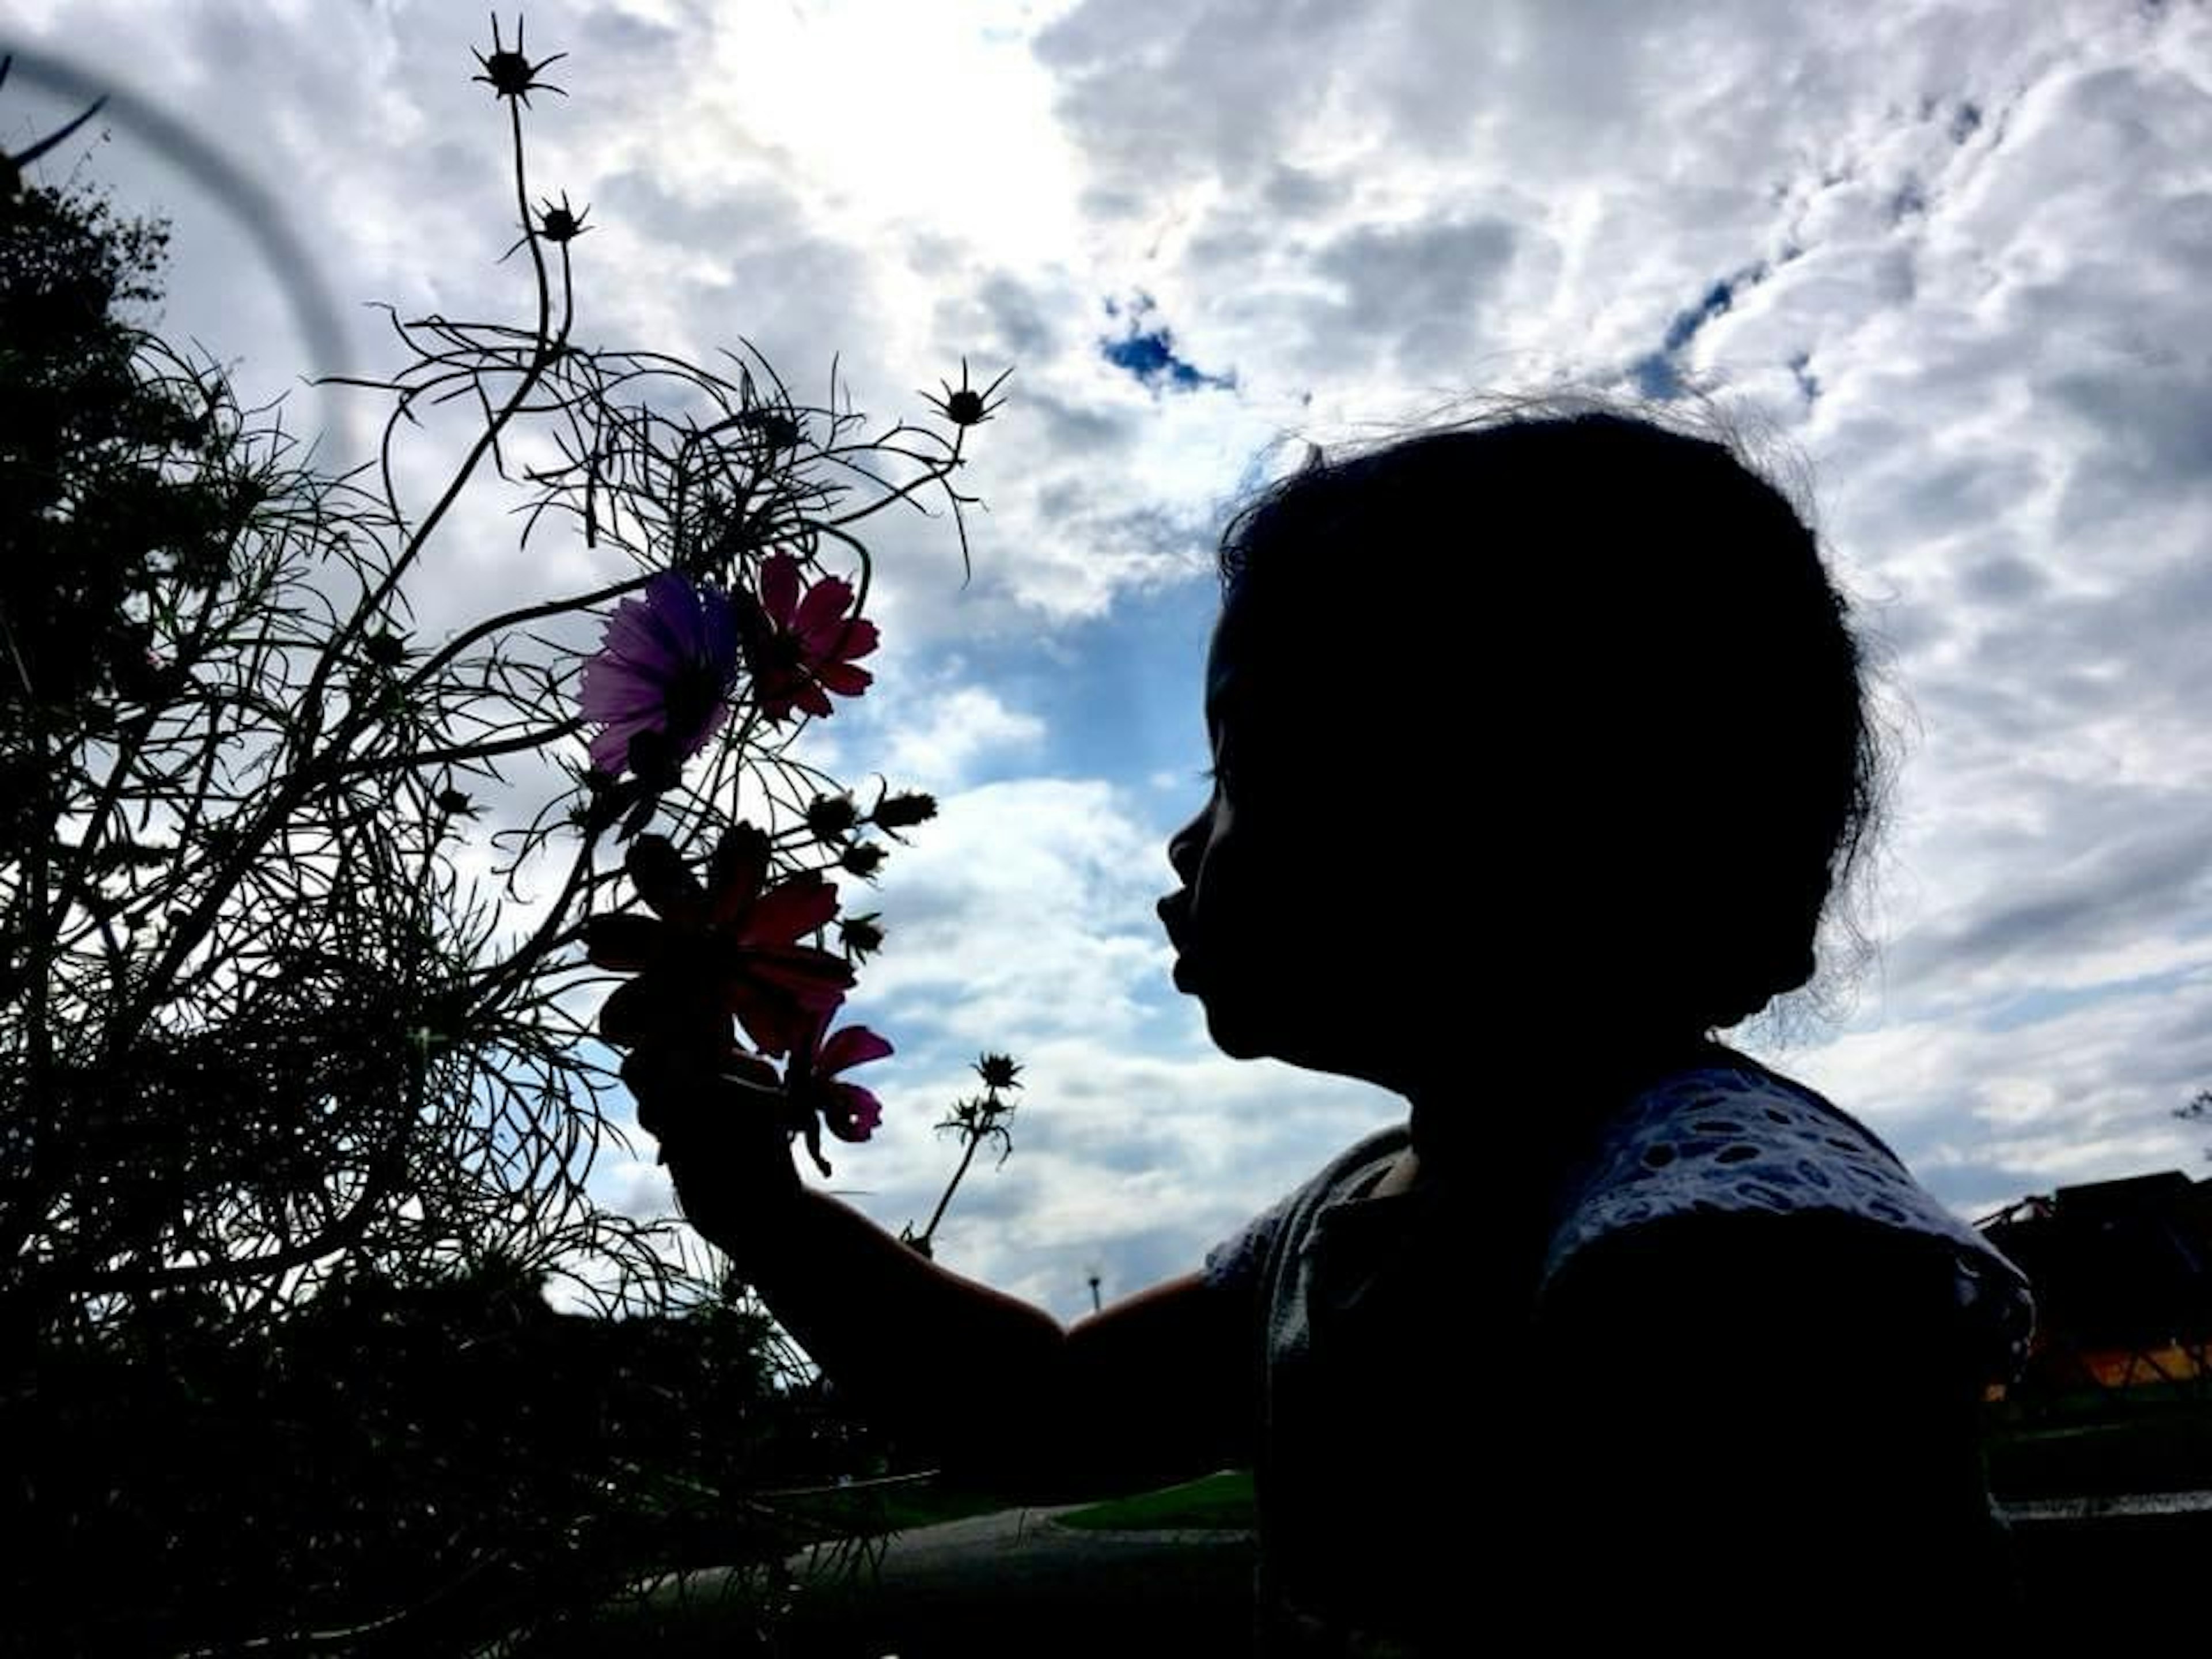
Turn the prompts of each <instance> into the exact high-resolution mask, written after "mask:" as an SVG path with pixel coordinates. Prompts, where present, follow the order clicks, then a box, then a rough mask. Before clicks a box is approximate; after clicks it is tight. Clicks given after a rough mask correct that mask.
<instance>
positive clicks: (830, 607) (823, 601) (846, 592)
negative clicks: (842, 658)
mask: <svg viewBox="0 0 2212 1659" xmlns="http://www.w3.org/2000/svg"><path fill="white" fill-rule="evenodd" d="M852 603H853V585H852V584H851V583H850V582H848V581H847V580H845V579H844V578H843V577H842V576H824V577H823V579H822V580H820V581H818V582H817V583H815V584H814V586H812V587H811V588H809V589H808V590H807V591H806V597H805V599H802V600H800V601H799V611H798V613H797V614H796V615H795V616H793V617H792V619H791V622H790V623H789V624H788V627H789V630H790V631H791V632H792V633H793V634H796V635H799V639H800V641H802V642H803V643H804V644H805V647H806V648H807V651H808V653H810V654H811V655H814V656H822V655H824V654H827V653H829V652H830V651H833V650H835V649H836V644H837V635H838V633H839V632H840V630H841V629H842V621H841V618H842V617H843V616H844V614H845V611H846V610H847V608H848V606H850V605H852Z"/></svg>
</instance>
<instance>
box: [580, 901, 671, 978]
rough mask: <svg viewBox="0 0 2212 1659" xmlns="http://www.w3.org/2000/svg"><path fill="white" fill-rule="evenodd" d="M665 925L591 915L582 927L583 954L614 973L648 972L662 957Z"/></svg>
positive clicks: (635, 917)
mask: <svg viewBox="0 0 2212 1659" xmlns="http://www.w3.org/2000/svg"><path fill="white" fill-rule="evenodd" d="M667 942H668V924H667V923H666V922H665V921H654V920H653V918H652V917H651V916H641V915H619V916H593V917H592V919H591V920H590V921H586V923H585V924H584V955H585V957H586V959H587V960H588V961H589V962H590V963H591V964H592V966H593V967H594V968H611V969H615V971H617V973H626V974H627V973H635V972H636V971H638V970H639V969H649V968H651V967H652V966H653V963H655V962H657V961H659V960H660V958H661V957H663V956H664V955H665V951H666V945H667Z"/></svg>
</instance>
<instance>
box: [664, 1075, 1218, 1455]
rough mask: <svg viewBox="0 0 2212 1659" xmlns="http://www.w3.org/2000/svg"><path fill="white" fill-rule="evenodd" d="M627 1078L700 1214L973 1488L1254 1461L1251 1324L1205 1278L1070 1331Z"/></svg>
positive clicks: (830, 1371) (863, 1405)
mask: <svg viewBox="0 0 2212 1659" xmlns="http://www.w3.org/2000/svg"><path fill="white" fill-rule="evenodd" d="M629 1075H630V1078H631V1082H632V1086H633V1087H634V1088H641V1101H649V1102H650V1103H651V1105H652V1107H653V1110H652V1111H651V1113H650V1114H649V1115H650V1116H651V1118H652V1119H653V1124H654V1127H655V1129H656V1131H657V1132H658V1133H659V1134H660V1137H661V1145H662V1152H663V1155H664V1157H665V1161H666V1163H667V1164H668V1167H669V1170H670V1173H671V1175H672V1176H674V1178H675V1182H676V1188H677V1194H678V1199H679V1200H680V1201H681V1202H682V1204H683V1206H684V1214H685V1216H686V1217H687V1218H689V1219H690V1221H691V1223H692V1225H694V1226H696V1227H697V1228H698V1230H699V1231H701V1232H702V1233H703V1234H704V1235H705V1236H706V1237H708V1239H709V1240H711V1241H712V1242H714V1243H715V1244H717V1245H718V1246H720V1248H721V1249H723V1250H724V1251H725V1252H726V1253H727V1254H728V1255H730V1257H731V1258H732V1261H733V1263H734V1264H735V1265H736V1267H737V1268H738V1272H739V1273H742V1274H743V1275H744V1277H745V1278H747V1279H749V1280H750V1281H751V1283H752V1284H753V1285H754V1286H755V1288H757V1290H758V1291H759V1292H760V1294H761V1297H762V1298H763V1300H764V1301H765V1302H766V1303H767V1304H768V1305H769V1310H770V1311H772V1312H773V1313H774V1314H775V1317H776V1319H777V1320H778V1321H779V1322H781V1324H782V1325H783V1326H784V1328H786V1329H787V1330H788V1331H789V1332H790V1333H791V1334H792V1336H793V1338H794V1339H796V1340H797V1341H798V1342H799V1346H801V1347H803V1348H805V1350H806V1352H807V1353H808V1354H809V1355H810V1356H811V1357H812V1358H813V1359H814V1361H815V1362H816V1363H817V1364H819V1365H820V1366H821V1367H822V1369H823V1372H824V1373H825V1374H826V1375H827V1376H829V1378H830V1379H831V1380H832V1381H833V1382H834V1383H836V1385H837V1386H838V1388H839V1389H842V1390H844V1391H845V1392H847V1393H848V1394H849V1395H851V1397H852V1398H853V1400H854V1402H855V1404H856V1405H858V1406H859V1407H860V1409H861V1410H862V1411H864V1412H865V1413H868V1414H870V1415H872V1416H875V1417H877V1418H878V1419H879V1420H882V1421H884V1423H886V1424H887V1425H890V1426H892V1427H894V1428H896V1429H897V1430H898V1431H901V1432H902V1433H906V1434H909V1435H912V1436H913V1437H915V1438H916V1439H917V1440H919V1441H920V1442H921V1443H923V1444H925V1445H927V1446H928V1447H930V1448H931V1449H932V1450H933V1452H934V1453H935V1455H939V1456H942V1457H943V1458H944V1459H945V1461H946V1462H947V1463H948V1464H949V1465H951V1466H952V1467H954V1468H958V1469H959V1470H960V1471H961V1472H962V1473H963V1474H966V1475H968V1476H969V1478H972V1479H975V1480H980V1481H983V1482H985V1483H987V1484H993V1485H996V1486H1001V1487H1003V1488H1006V1489H1008V1490H1009V1491H1010V1492H1013V1493H1015V1494H1017V1495H1035V1496H1038V1497H1043V1496H1048V1495H1052V1494H1054V1493H1057V1492H1067V1493H1069V1494H1073V1495H1089V1494H1091V1493H1094V1492H1103V1491H1106V1490H1109V1489H1110V1488H1115V1487H1119V1488H1121V1489H1125V1490H1136V1489H1140V1488H1142V1487H1144V1486H1152V1485H1158V1484H1161V1483H1162V1482H1164V1481H1167V1480H1176V1479H1181V1478H1184V1477H1186V1476H1189V1475H1193V1474H1204V1473H1206V1472H1207V1471H1209V1470H1212V1469H1214V1468H1219V1467H1221V1466H1222V1465H1224V1464H1225V1463H1230V1462H1236V1461H1237V1460H1238V1459H1239V1458H1240V1457H1241V1456H1242V1455H1243V1447H1242V1444H1241V1438H1242V1436H1241V1433H1240V1431H1241V1429H1242V1428H1243V1424H1244V1422H1245V1421H1246V1420H1248V1419H1249V1414H1250V1407H1249V1402H1248V1401H1246V1400H1245V1399H1244V1393H1245V1388H1246V1379H1247V1376H1248V1372H1247V1369H1246V1364H1247V1360H1246V1355H1247V1349H1246V1347H1245V1343H1244V1334H1245V1330H1246V1327H1245V1325H1244V1323H1243V1319H1242V1317H1241V1316H1240V1314H1239V1312H1238V1310H1237V1309H1235V1308H1233V1307H1231V1306H1229V1305H1227V1304H1228V1303H1229V1302H1230V1301H1231V1300H1233V1298H1231V1297H1229V1296H1227V1295H1226V1294H1225V1293H1224V1292H1220V1291H1214V1290H1212V1289H1209V1288H1208V1287H1207V1286H1206V1284H1205V1283H1204V1282H1203V1281H1202V1279H1200V1277H1199V1276H1198V1275H1197V1274H1191V1275H1188V1276H1187V1277H1185V1278H1182V1279H1172V1280H1170V1281H1168V1282H1167V1283H1165V1284H1163V1285H1157V1286H1155V1287H1153V1288H1152V1290H1149V1291H1145V1292H1144V1293H1142V1294H1140V1295H1138V1296H1134V1297H1129V1298H1127V1300H1125V1301H1122V1302H1119V1303H1116V1304H1115V1305H1114V1306H1112V1307H1110V1308H1108V1309H1107V1310H1105V1311H1104V1312H1103V1313H1101V1314H1097V1315H1094V1316H1091V1317H1090V1318H1087V1319H1084V1320H1082V1321H1080V1322H1078V1323H1077V1324H1075V1325H1074V1326H1073V1327H1072V1328H1067V1329H1063V1328H1061V1327H1060V1324H1059V1322H1057V1321H1055V1320H1054V1319H1053V1318H1052V1317H1051V1316H1049V1315H1048V1314H1047V1313H1045V1312H1044V1311H1043V1310H1041V1309H1038V1308H1035V1307H1032V1306H1030V1304H1027V1303H1025V1302H1022V1301H1019V1300H1017V1299H1016V1298H1014V1297H1010V1296H1006V1295H1005V1294H1003V1293H1001V1292H1000V1291H994V1290H993V1289H991V1288H990V1287H989V1286H987V1285H979V1284H976V1283H975V1282H974V1281H972V1280H970V1279H963V1278H962V1277H961V1276H960V1275H958V1274H957V1273H951V1272H948V1271H946V1270H945V1268H942V1267H938V1266H937V1265H935V1264H934V1263H933V1262H932V1261H928V1260H927V1259H926V1258H924V1257H923V1256H921V1255H919V1254H917V1253H916V1252H915V1250H914V1249H911V1248H910V1247H908V1245H906V1244H904V1243H902V1242H901V1241H899V1240H898V1239H896V1238H894V1237H891V1236H890V1234H889V1233H887V1232H885V1231H884V1230H883V1229H881V1228H880V1227H878V1226H877V1225H875V1224H874V1223H873V1222H872V1221H870V1220H869V1219H868V1218H866V1217H865V1216H863V1215H862V1214H860V1212H859V1211H857V1210H854V1209H853V1208H852V1207H851V1206H848V1205H846V1204H843V1203H842V1202H840V1201H839V1200H836V1199H834V1198H831V1197H830V1196H829V1195H828V1194H824V1193H821V1192H817V1191H814V1190H812V1189H811V1188H805V1187H803V1186H802V1185H800V1183H799V1180H798V1178H797V1176H796V1174H795V1173H794V1172H793V1169H792V1165H791V1155H790V1152H789V1150H788V1148H787V1146H786V1145H785V1142H784V1139H783V1136H782V1134H781V1132H780V1131H778V1130H775V1129H773V1128H772V1127H771V1128H767V1129H763V1127H761V1125H760V1120H759V1118H758V1117H757V1115H756V1114H754V1113H748V1112H747V1111H746V1110H745V1109H744V1106H745V1104H746V1103H744V1102H743V1101H742V1100H741V1099H738V1098H724V1099H708V1098H706V1097H704V1096H705V1095H706V1094H711V1092H712V1085H711V1084H709V1085H700V1084H699V1083H698V1082H697V1080H696V1079H694V1080H693V1081H692V1082H691V1083H690V1085H688V1087H687V1086H686V1085H682V1084H680V1083H675V1082H671V1081H670V1080H668V1079H661V1080H660V1081H659V1082H658V1083H657V1084H656V1083H653V1082H649V1081H647V1080H646V1079H641V1077H640V1076H639V1075H638V1074H637V1068H636V1067H635V1066H633V1067H631V1068H629ZM641 1085H642V1087H641ZM702 1087H703V1091H704V1094H702Z"/></svg>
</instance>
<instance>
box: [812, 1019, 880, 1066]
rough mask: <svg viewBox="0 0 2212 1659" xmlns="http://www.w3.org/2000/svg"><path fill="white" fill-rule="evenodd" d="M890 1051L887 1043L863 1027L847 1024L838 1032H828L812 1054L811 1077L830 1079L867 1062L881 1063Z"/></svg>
mask: <svg viewBox="0 0 2212 1659" xmlns="http://www.w3.org/2000/svg"><path fill="white" fill-rule="evenodd" d="M890 1052H891V1045H890V1042H888V1041H887V1040H886V1039H884V1038H883V1037H880V1036H877V1035H876V1034H875V1033H874V1032H873V1031H871V1030H869V1029H868V1028H867V1027H866V1026H865V1025H848V1026H846V1027H845V1028H844V1029H843V1030H840V1031H833V1032H832V1033H830V1035H829V1040H828V1041H827V1042H823V1045H822V1046H821V1047H820V1048H818V1049H817V1050H816V1051H815V1055H814V1074H815V1075H816V1076H817V1077H834V1076H835V1075H836V1073H839V1072H846V1071H850V1070H851V1069H852V1068H853V1067H854V1066H863V1065H866V1063H867V1062H868V1061H869V1060H882V1059H884V1058H885V1057H886V1056H888V1055H889V1054H890Z"/></svg>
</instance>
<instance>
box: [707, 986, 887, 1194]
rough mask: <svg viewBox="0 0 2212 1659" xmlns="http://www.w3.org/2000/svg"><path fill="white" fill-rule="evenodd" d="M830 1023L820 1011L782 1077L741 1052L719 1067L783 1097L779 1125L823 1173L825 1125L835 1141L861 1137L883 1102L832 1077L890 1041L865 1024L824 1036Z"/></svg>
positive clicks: (872, 1126) (878, 1118)
mask: <svg viewBox="0 0 2212 1659" xmlns="http://www.w3.org/2000/svg"><path fill="white" fill-rule="evenodd" d="M828 1026H829V1015H827V1014H825V1015H823V1017H822V1018H821V1020H820V1021H819V1022H818V1023H817V1024H816V1025H815V1027H814V1029H813V1030H811V1032H809V1033H808V1034H807V1035H806V1036H805V1038H804V1039H803V1040H801V1041H800V1042H796V1043H794V1044H793V1047H792V1050H791V1058H790V1059H789V1060H787V1061H786V1062H785V1064H784V1068H783V1075H782V1076H781V1078H779V1077H778V1076H776V1074H775V1067H774V1066H770V1065H769V1063H768V1061H766V1060H763V1059H762V1058H761V1057H760V1056H759V1055H757V1054H745V1053H744V1052H743V1051H742V1050H738V1051H736V1052H733V1053H732V1054H729V1055H727V1056H726V1058H725V1059H724V1060H722V1061H721V1065H720V1070H721V1073H722V1074H723V1076H724V1077H726V1078H733V1079H740V1080H742V1081H744V1082H745V1083H748V1084H750V1085H752V1086H753V1087H754V1088H755V1089H757V1090H758V1091H762V1092H763V1093H780V1094H781V1095H782V1097H783V1108H782V1118H783V1127H785V1129H786V1130H787V1131H788V1132H789V1133H793V1134H795V1135H798V1136H799V1137H800V1138H801V1139H804V1140H805V1143H806V1152H807V1156H808V1157H810V1158H812V1159H813V1160H814V1164H815V1166H816V1167H817V1169H819V1170H821V1171H822V1173H823V1175H825V1176H826V1175H829V1174H831V1173H833V1171H832V1170H830V1167H829V1160H828V1159H827V1158H823V1156H822V1131H823V1127H825V1126H826V1127H828V1129H829V1133H831V1134H833V1135H835V1136H836V1137H837V1139H840V1140H849V1141H861V1140H866V1139H867V1138H868V1137H869V1136H870V1135H872V1134H873V1133H875V1132H876V1128H877V1126H878V1124H880V1123H881V1122H882V1121H884V1109H883V1105H882V1103H880V1102H879V1101H878V1100H877V1098H876V1097H875V1096H874V1095H873V1094H872V1093H870V1092H869V1091H867V1090H866V1089H863V1088H861V1087H860V1085H858V1084H854V1083H839V1082H837V1081H836V1080H835V1079H836V1075H837V1073H840V1072H848V1071H850V1070H852V1068H853V1067H854V1066H865V1065H866V1064H867V1062H868V1061H870V1060H881V1059H883V1058H884V1055H886V1054H890V1052H891V1045H890V1043H889V1042H886V1041H885V1040H884V1038H882V1037H879V1036H877V1035H876V1034H875V1033H874V1032H873V1031H871V1030H868V1029H867V1027H866V1026H865V1025H848V1026H847V1027H845V1029H844V1030H842V1031H836V1032H831V1033H830V1034H829V1036H826V1037H825V1036H823V1032H824V1031H825V1030H827V1028H828Z"/></svg>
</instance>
